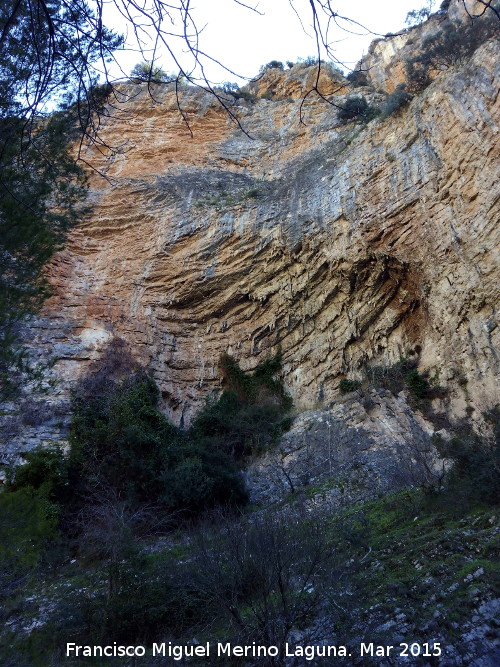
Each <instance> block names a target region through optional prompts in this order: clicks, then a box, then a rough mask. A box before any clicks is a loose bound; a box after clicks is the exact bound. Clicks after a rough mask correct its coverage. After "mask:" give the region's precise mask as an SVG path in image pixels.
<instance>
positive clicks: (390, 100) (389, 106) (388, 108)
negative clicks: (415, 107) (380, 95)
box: [382, 83, 412, 118]
mask: <svg viewBox="0 0 500 667" xmlns="http://www.w3.org/2000/svg"><path fill="white" fill-rule="evenodd" d="M411 99H412V95H410V93H408V92H407V91H406V84H404V83H400V84H399V86H398V87H397V88H396V89H395V90H394V92H392V93H391V94H390V95H388V96H387V98H386V100H385V104H384V106H383V107H382V118H386V117H387V116H390V115H391V114H393V113H397V112H398V111H401V109H403V108H404V107H405V106H407V105H408V104H409V103H410V101H411Z"/></svg>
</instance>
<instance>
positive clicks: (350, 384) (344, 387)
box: [339, 378, 361, 394]
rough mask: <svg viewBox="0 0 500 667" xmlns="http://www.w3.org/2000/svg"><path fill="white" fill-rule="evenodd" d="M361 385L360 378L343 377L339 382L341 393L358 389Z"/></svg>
mask: <svg viewBox="0 0 500 667" xmlns="http://www.w3.org/2000/svg"><path fill="white" fill-rule="evenodd" d="M360 387H361V382H360V381H359V380H348V379H347V378H342V380H341V381H340V383H339V391H340V393H341V394H349V393H350V392H351V391H356V390H357V389H359V388H360Z"/></svg>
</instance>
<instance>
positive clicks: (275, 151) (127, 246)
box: [26, 41, 500, 425]
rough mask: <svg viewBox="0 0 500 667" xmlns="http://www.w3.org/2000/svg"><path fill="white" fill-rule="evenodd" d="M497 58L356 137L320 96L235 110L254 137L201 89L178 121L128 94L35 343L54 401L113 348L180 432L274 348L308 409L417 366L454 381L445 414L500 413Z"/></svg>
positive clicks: (489, 49)
mask: <svg viewBox="0 0 500 667" xmlns="http://www.w3.org/2000/svg"><path fill="white" fill-rule="evenodd" d="M498 63H499V59H498V49H497V45H496V44H495V43H494V42H493V41H491V42H488V43H486V44H485V45H483V46H482V47H481V48H480V49H479V50H478V51H477V52H476V54H475V55H474V57H473V58H472V60H471V61H470V62H469V63H468V64H466V65H463V66H462V67H460V68H455V69H451V70H448V71H447V72H445V73H442V74H440V75H439V76H438V77H437V79H436V80H435V81H434V82H433V83H432V84H431V86H430V87H429V88H427V89H426V90H425V91H424V93H423V94H421V95H419V96H417V97H415V98H414V99H413V101H412V102H411V104H410V106H409V107H408V108H407V109H405V110H403V111H402V112H400V113H399V114H397V115H393V116H390V117H389V118H387V119H382V120H381V119H376V120H374V121H372V122H370V123H369V124H368V125H366V126H365V125H362V124H359V123H355V122H354V123H348V124H342V123H340V122H339V121H338V119H337V115H336V108H335V107H332V106H331V105H329V104H328V103H325V102H324V100H322V99H320V98H318V97H317V96H316V97H314V96H313V95H310V96H309V97H308V98H307V100H306V101H305V103H304V104H303V105H302V109H301V101H300V100H297V101H294V100H293V99H290V98H287V99H284V100H264V99H259V100H257V101H256V102H255V103H248V102H243V101H241V100H240V101H239V102H238V103H237V104H236V106H235V107H234V111H235V112H236V113H237V114H238V117H239V118H240V122H241V124H242V127H243V128H244V130H245V132H246V133H247V134H245V133H243V132H242V131H241V130H240V129H239V128H238V127H237V126H236V125H235V124H234V123H233V121H232V120H231V118H230V117H228V115H227V113H226V112H225V111H224V110H223V109H221V108H220V106H218V104H217V102H216V101H215V100H214V99H213V97H211V96H210V95H208V94H206V93H204V92H203V91H199V90H197V89H193V88H189V87H186V88H184V89H183V90H182V92H181V96H180V102H181V105H182V109H183V112H184V114H185V115H186V117H187V121H188V123H189V127H188V125H187V124H186V123H185V122H183V121H182V119H181V118H180V117H179V113H178V109H177V100H176V95H175V92H174V91H173V90H172V89H171V88H165V89H163V88H160V87H158V89H157V90H155V92H154V99H151V97H150V96H149V94H148V91H147V90H146V89H145V87H141V86H140V85H133V84H130V85H128V86H124V87H123V88H122V89H121V91H120V94H121V95H122V96H123V98H124V101H123V102H122V103H121V104H120V105H119V108H118V109H115V108H114V107H111V106H110V108H109V117H108V118H107V119H106V120H105V125H104V127H103V128H102V133H101V134H102V137H103V139H104V140H105V141H106V143H107V144H108V145H110V146H115V147H118V146H121V149H120V150H118V151H115V152H113V153H112V154H111V155H110V156H109V157H107V158H104V157H102V156H101V155H100V154H98V153H97V152H96V151H95V150H93V149H92V147H89V149H88V153H87V155H86V158H87V159H88V160H89V161H91V162H92V163H93V164H94V165H95V166H96V167H97V168H99V170H100V171H101V172H102V171H105V172H106V174H107V177H108V180H104V179H103V178H102V177H101V176H99V175H97V174H94V175H92V176H91V186H92V188H91V193H90V200H91V203H92V205H93V212H92V214H91V215H90V216H89V217H88V218H86V219H85V220H83V221H82V222H81V224H79V225H78V227H77V228H75V229H74V230H73V231H72V232H71V234H70V237H69V240H68V243H67V246H66V248H65V250H63V251H62V252H60V253H59V254H58V255H57V256H56V257H55V259H54V261H53V262H52V264H51V266H50V267H49V277H50V280H51V281H52V283H53V284H54V286H55V289H56V292H55V295H54V296H53V297H52V298H51V299H50V301H49V302H47V304H46V306H45V308H44V311H43V313H42V315H41V317H39V318H38V319H35V320H33V321H32V322H31V324H30V327H29V328H28V331H27V334H26V335H27V340H29V343H30V345H31V348H32V350H33V354H34V355H35V356H36V355H39V356H40V357H41V358H49V357H53V358H54V357H55V358H56V359H57V362H56V363H55V365H54V367H53V369H52V371H51V373H52V374H53V377H55V378H56V379H57V380H58V383H59V384H58V385H57V387H58V389H57V391H58V392H59V393H60V399H61V400H63V399H65V398H67V389H68V388H69V387H70V386H71V385H72V384H73V383H74V382H75V381H76V380H77V378H78V376H79V375H80V374H81V373H83V372H85V370H86V368H87V366H88V364H89V362H90V361H91V360H93V359H95V358H98V357H99V355H100V354H101V353H102V350H103V349H104V347H105V346H106V345H107V344H108V343H109V342H110V341H111V340H112V339H113V338H115V337H120V338H123V339H125V340H126V341H127V342H128V343H129V344H130V345H131V347H132V349H133V351H134V354H135V355H136V357H137V358H138V360H139V361H141V362H142V363H144V364H145V365H146V366H147V367H148V368H149V369H150V370H151V371H152V373H153V374H154V377H155V379H156V380H157V382H158V384H159V386H160V389H161V392H162V400H163V407H164V409H165V412H166V413H167V414H168V416H169V417H170V418H171V419H173V420H174V421H175V422H176V423H180V424H184V425H186V424H187V423H189V420H190V419H191V418H192V416H193V414H194V413H195V412H196V410H197V409H198V408H199V407H200V405H201V404H202V403H203V401H204V399H205V397H206V396H207V394H209V393H210V392H212V391H214V390H217V389H218V388H219V387H220V383H221V380H220V373H219V369H218V359H219V357H220V355H221V353H223V352H226V351H227V352H230V353H231V354H233V355H234V356H235V357H237V358H238V359H239V361H240V363H241V365H242V367H243V368H245V369H251V368H253V367H255V365H256V364H258V363H259V362H260V361H262V360H263V359H265V358H266V357H267V356H268V355H271V354H274V353H275V352H276V351H277V350H278V349H281V350H282V352H283V359H284V381H285V384H286V386H287V389H288V390H289V391H290V393H291V394H292V396H293V398H294V400H295V403H296V405H297V406H298V407H299V408H310V407H313V406H315V405H316V404H322V405H324V404H328V403H330V402H332V401H334V400H336V398H337V397H338V391H337V388H338V383H339V380H340V379H341V378H343V377H346V376H348V377H350V378H359V379H362V378H363V376H364V371H363V369H364V368H365V367H366V365H370V364H379V365H390V364H392V363H394V362H396V361H398V360H399V359H400V358H401V357H407V356H409V355H413V356H414V357H415V358H418V360H419V364H420V366H419V370H420V371H422V370H426V369H427V370H428V371H429V372H430V374H431V376H433V377H435V380H436V382H437V383H439V384H441V385H445V386H446V388H447V392H448V393H447V395H446V396H445V398H444V399H440V400H441V403H440V404H439V405H437V406H436V409H438V410H444V409H446V410H448V412H449V413H450V414H452V415H454V416H456V417H463V416H465V415H466V414H467V415H472V416H473V417H474V415H479V414H480V412H481V411H482V410H484V409H487V408H489V407H491V406H492V405H493V404H495V403H496V402H498V396H497V395H496V393H495V392H496V382H497V372H498V357H497V352H496V349H498V348H497V347H496V346H497V344H498V331H499V329H498V327H497V324H496V319H495V304H496V302H497V296H498V254H497V249H498V243H497V222H498V219H499V205H498V194H499V192H498V182H499V161H498V145H499V144H498V104H499V100H498V90H499V83H500V77H499V64H498ZM306 74H307V72H306ZM306 74H305V75H306ZM335 76H336V75H335ZM334 83H335V85H337V83H338V82H337V81H336V80H335V82H334ZM294 85H295V84H294ZM332 85H333V84H332ZM345 99H346V96H345V95H344V96H342V95H341V94H338V95H336V96H335V103H341V102H342V101H343V100H345ZM374 99H376V95H375V97H374ZM115 106H116V105H115ZM301 112H302V114H303V120H304V123H305V124H303V123H301V122H300V113H301ZM190 131H192V133H193V135H192V136H191V134H190ZM65 392H66V393H65ZM51 400H52V399H51ZM53 400H59V398H57V397H54V398H53Z"/></svg>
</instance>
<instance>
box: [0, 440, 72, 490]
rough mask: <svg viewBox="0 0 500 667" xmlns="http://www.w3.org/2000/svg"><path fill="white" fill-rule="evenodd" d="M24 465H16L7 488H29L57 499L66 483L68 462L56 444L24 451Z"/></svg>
mask: <svg viewBox="0 0 500 667" xmlns="http://www.w3.org/2000/svg"><path fill="white" fill-rule="evenodd" d="M23 458H24V459H25V460H26V461H27V463H26V464H25V465H20V466H17V468H16V469H15V471H14V474H13V480H12V481H11V482H10V484H9V487H8V488H9V489H10V490H12V491H17V490H19V489H31V490H33V491H37V492H38V493H39V495H41V496H43V497H45V498H47V499H49V500H59V499H60V498H61V496H62V495H63V494H64V491H65V487H66V486H67V483H68V464H67V461H66V459H65V457H64V454H63V452H62V450H61V448H60V447H59V446H57V445H52V446H50V447H41V446H39V447H37V448H36V449H34V450H33V451H31V452H26V453H25V454H24V455H23Z"/></svg>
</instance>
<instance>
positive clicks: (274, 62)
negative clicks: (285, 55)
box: [260, 60, 285, 72]
mask: <svg viewBox="0 0 500 667" xmlns="http://www.w3.org/2000/svg"><path fill="white" fill-rule="evenodd" d="M268 69H280V70H284V69H285V68H284V66H283V63H282V62H281V61H280V60H271V62H268V63H267V64H266V65H262V67H261V68H260V71H261V72H265V71H266V70H268Z"/></svg>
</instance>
